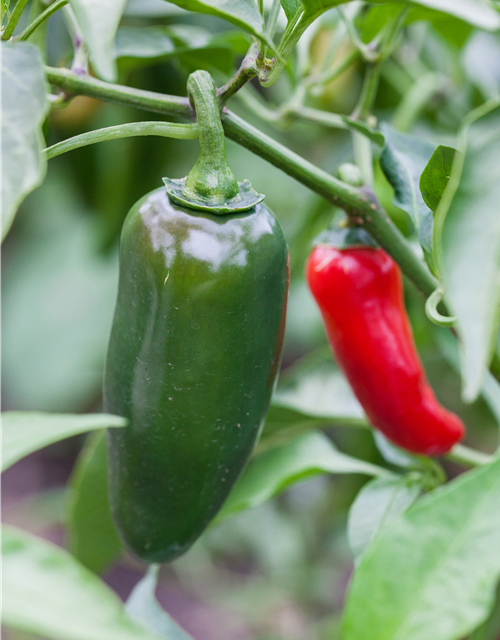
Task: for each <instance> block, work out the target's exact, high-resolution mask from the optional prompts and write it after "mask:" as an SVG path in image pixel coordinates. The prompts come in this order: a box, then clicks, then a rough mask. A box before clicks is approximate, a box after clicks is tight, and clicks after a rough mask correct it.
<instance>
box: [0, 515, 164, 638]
mask: <svg viewBox="0 0 500 640" xmlns="http://www.w3.org/2000/svg"><path fill="white" fill-rule="evenodd" d="M2 582H3V602H2V608H3V611H2V614H3V620H2V622H3V624H4V625H5V626H6V627H10V628H13V629H19V630H22V631H26V632H27V633H33V634H36V635H37V636H43V637H46V638H51V639H52V640H97V639H98V638H99V639H100V638H102V639H103V640H104V639H106V640H159V636H157V635H154V634H152V633H150V632H148V631H146V629H144V628H143V627H141V626H139V625H138V624H137V623H135V622H134V621H133V620H131V619H130V618H129V616H128V615H127V613H126V612H125V609H124V607H123V604H122V602H121V601H120V599H119V598H118V596H117V595H116V594H115V593H114V592H113V591H111V589H109V587H107V586H106V585H105V584H104V582H102V581H101V580H100V579H99V578H98V577H97V576H95V575H94V574H93V573H91V572H90V571H88V570H87V569H85V567H83V566H82V565H81V564H80V563H79V562H77V561H76V560H75V559H74V558H73V557H72V556H71V555H70V554H69V553H68V552H67V551H65V550H64V549H61V548H60V547H57V546H56V545H54V544H52V543H50V542H47V541H45V540H42V539H41V538H37V537H36V536H33V535H31V534H29V533H26V532H24V531H21V530H20V529H15V528H14V527H7V526H5V525H4V527H3V530H2Z"/></svg>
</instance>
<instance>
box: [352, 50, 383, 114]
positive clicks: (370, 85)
mask: <svg viewBox="0 0 500 640" xmlns="http://www.w3.org/2000/svg"><path fill="white" fill-rule="evenodd" d="M379 80H380V65H379V64H378V63H372V62H369V63H368V64H367V65H366V72H365V78H364V81H363V88H362V89H361V95H360V97H359V101H358V104H357V105H356V108H355V109H354V111H353V114H352V117H353V118H356V119H357V120H362V121H366V119H367V118H368V116H369V115H370V114H371V110H372V106H373V102H374V101H375V97H376V95H377V90H378V83H379Z"/></svg>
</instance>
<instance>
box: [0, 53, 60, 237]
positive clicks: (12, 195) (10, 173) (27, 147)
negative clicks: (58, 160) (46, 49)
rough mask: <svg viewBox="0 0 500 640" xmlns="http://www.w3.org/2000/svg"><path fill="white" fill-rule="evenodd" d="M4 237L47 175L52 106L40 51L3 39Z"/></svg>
mask: <svg viewBox="0 0 500 640" xmlns="http://www.w3.org/2000/svg"><path fill="white" fill-rule="evenodd" d="M1 57H2V160H3V161H2V239H3V238H4V237H5V236H6V234H7V232H8V231H9V229H10V227H11V225H12V221H13V220H14V216H15V214H16V211H17V208H18V207H19V205H20V203H21V202H22V201H23V200H24V198H25V196H26V195H27V194H28V193H30V191H33V189H34V188H35V187H37V186H38V185H39V184H40V183H41V182H42V181H43V178H44V176H45V171H46V162H45V160H44V158H43V157H42V154H41V150H42V149H43V147H45V143H44V141H43V136H42V124H43V121H44V119H45V115H46V113H47V111H48V109H49V103H48V100H47V95H46V94H47V91H48V87H47V86H46V84H45V76H44V71H43V60H42V56H41V55H40V50H39V49H38V48H37V47H35V46H33V45H32V44H26V43H24V42H19V43H18V44H8V43H4V42H2V45H1Z"/></svg>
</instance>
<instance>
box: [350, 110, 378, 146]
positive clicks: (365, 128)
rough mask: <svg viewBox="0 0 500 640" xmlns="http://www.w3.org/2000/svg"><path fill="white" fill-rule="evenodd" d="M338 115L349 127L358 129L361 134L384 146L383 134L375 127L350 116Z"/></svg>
mask: <svg viewBox="0 0 500 640" xmlns="http://www.w3.org/2000/svg"><path fill="white" fill-rule="evenodd" d="M340 117H341V118H342V120H343V121H344V122H345V123H346V125H347V126H348V127H349V128H350V129H354V131H358V132H359V133H361V134H363V135H364V136H365V137H367V138H368V139H369V140H371V141H372V142H374V143H375V144H376V145H378V146H379V147H383V146H384V144H385V136H384V134H383V133H381V132H380V131H376V130H375V129H372V127H370V126H369V125H367V124H366V122H361V121H360V120H355V119H354V118H351V117H350V116H340Z"/></svg>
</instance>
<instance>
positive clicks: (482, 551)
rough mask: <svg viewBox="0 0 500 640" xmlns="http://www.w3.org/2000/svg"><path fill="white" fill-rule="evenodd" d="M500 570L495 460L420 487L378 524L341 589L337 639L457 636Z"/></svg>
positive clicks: (480, 612)
mask: <svg viewBox="0 0 500 640" xmlns="http://www.w3.org/2000/svg"><path fill="white" fill-rule="evenodd" d="M499 576H500V460H498V461H496V462H494V463H493V464H491V465H487V466H484V467H481V468H479V469H475V470H474V471H470V472H468V473H465V474H463V475H462V476H460V477H459V478H457V479H456V480H453V481H452V482H450V483H448V484H447V485H445V486H444V487H442V488H440V489H436V490H435V491H433V492H431V493H430V494H427V496H425V497H424V498H422V499H420V500H419V501H418V502H417V503H416V504H415V505H413V506H412V507H410V509H409V510H408V511H407V512H406V513H405V514H403V515H400V516H397V517H395V518H394V519H393V520H392V521H391V524H390V526H388V527H387V528H385V529H383V530H381V531H380V533H379V535H377V536H376V538H375V540H374V541H373V543H372V544H371V545H370V547H369V548H368V549H367V551H366V553H365V554H364V555H363V556H362V558H361V561H360V563H359V565H358V566H357V568H356V570H355V572H354V577H353V579H352V582H351V585H350V587H349V590H348V594H347V601H346V607H345V611H344V619H343V635H342V638H343V640H429V639H430V638H432V640H458V639H460V638H464V637H466V636H467V634H468V633H469V632H470V631H472V630H473V629H474V628H475V627H477V626H478V624H480V623H481V622H482V621H483V620H484V619H485V618H486V616H487V615H488V613H489V611H490V610H491V608H492V605H493V601H494V593H495V587H496V584H497V581H498V578H499Z"/></svg>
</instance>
